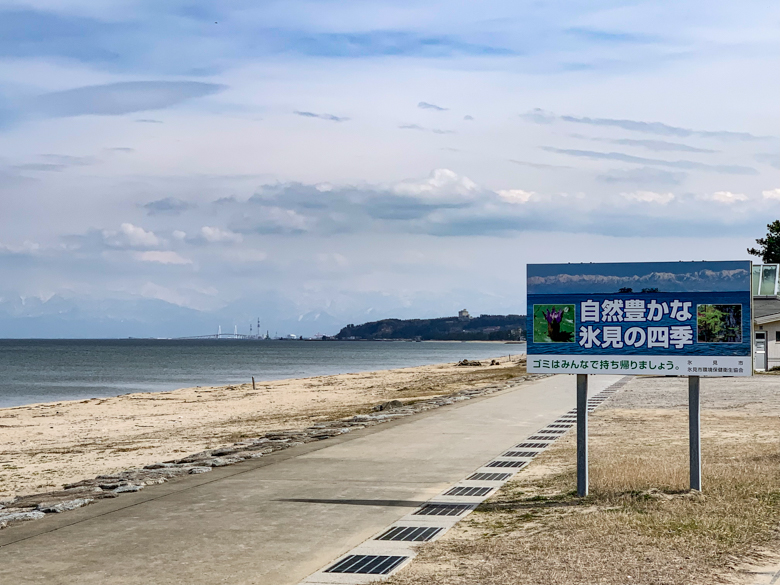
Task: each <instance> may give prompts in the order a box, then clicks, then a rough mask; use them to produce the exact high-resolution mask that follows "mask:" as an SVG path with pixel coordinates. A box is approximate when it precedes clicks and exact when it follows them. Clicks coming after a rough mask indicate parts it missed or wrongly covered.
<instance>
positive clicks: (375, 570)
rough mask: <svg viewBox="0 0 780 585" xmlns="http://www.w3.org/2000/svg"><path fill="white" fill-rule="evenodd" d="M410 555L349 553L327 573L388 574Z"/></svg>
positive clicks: (327, 570)
mask: <svg viewBox="0 0 780 585" xmlns="http://www.w3.org/2000/svg"><path fill="white" fill-rule="evenodd" d="M408 558H409V557H399V556H388V555H349V556H348V557H347V558H345V559H343V560H341V561H339V562H338V563H336V564H335V565H333V566H332V567H330V568H328V569H325V572H326V573H361V574H363V575H387V574H388V573H389V572H390V571H392V570H393V569H395V568H396V567H397V566H398V565H400V564H401V563H403V562H404V561H405V560H406V559H408Z"/></svg>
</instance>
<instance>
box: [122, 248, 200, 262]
mask: <svg viewBox="0 0 780 585" xmlns="http://www.w3.org/2000/svg"><path fill="white" fill-rule="evenodd" d="M135 258H136V259H137V260H140V261H141V262H158V263H160V264H192V260H188V259H187V258H183V257H182V256H179V254H177V253H176V252H172V251H170V250H150V251H149V252H138V253H137V254H136V255H135Z"/></svg>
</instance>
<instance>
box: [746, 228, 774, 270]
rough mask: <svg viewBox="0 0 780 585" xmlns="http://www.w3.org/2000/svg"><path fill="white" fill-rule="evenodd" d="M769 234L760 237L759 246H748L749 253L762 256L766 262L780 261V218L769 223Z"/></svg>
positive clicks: (757, 241)
mask: <svg viewBox="0 0 780 585" xmlns="http://www.w3.org/2000/svg"><path fill="white" fill-rule="evenodd" d="M766 228H767V234H766V237H765V238H758V239H757V240H756V243H757V244H758V246H759V247H758V248H748V254H752V255H753V256H761V260H763V262H764V264H778V263H780V220H779V219H776V220H775V221H773V222H772V223H770V224H767V226H766Z"/></svg>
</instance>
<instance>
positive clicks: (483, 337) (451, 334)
mask: <svg viewBox="0 0 780 585" xmlns="http://www.w3.org/2000/svg"><path fill="white" fill-rule="evenodd" d="M525 330H526V319H525V315H480V316H479V317H475V318H471V317H443V318H440V319H383V320H381V321H372V322H371V323H364V324H363V325H347V326H346V327H344V328H343V329H342V330H341V331H339V333H338V334H337V335H336V339H414V340H417V339H419V340H422V341H502V340H505V341H510V340H511V341H518V340H524V339H525Z"/></svg>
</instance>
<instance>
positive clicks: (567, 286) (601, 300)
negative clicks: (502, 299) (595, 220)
mask: <svg viewBox="0 0 780 585" xmlns="http://www.w3.org/2000/svg"><path fill="white" fill-rule="evenodd" d="M750 275H751V264H750V262H748V261H734V262H642V263H609V264H529V265H528V313H527V314H528V330H529V332H530V335H529V336H528V356H529V361H528V364H529V371H533V372H548V373H554V372H559V373H588V374H594V373H604V374H606V373H614V374H637V375H703V376H737V375H743V376H744V375H750V374H751V373H752V359H751V345H750V331H751V293H750Z"/></svg>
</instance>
